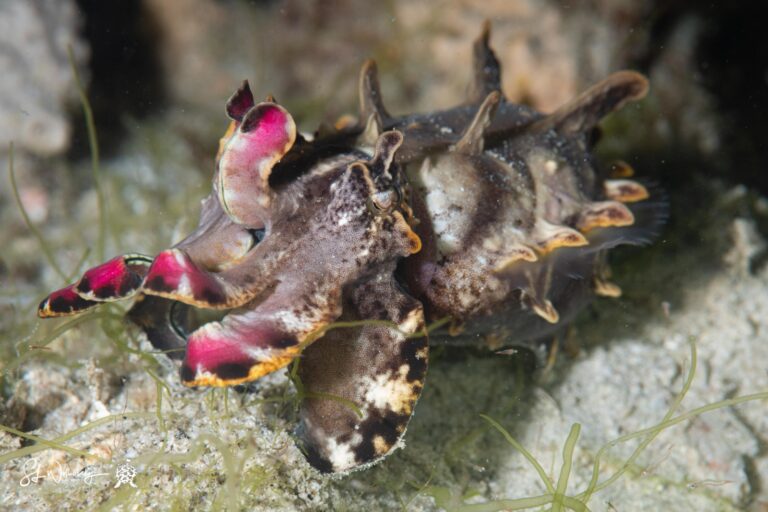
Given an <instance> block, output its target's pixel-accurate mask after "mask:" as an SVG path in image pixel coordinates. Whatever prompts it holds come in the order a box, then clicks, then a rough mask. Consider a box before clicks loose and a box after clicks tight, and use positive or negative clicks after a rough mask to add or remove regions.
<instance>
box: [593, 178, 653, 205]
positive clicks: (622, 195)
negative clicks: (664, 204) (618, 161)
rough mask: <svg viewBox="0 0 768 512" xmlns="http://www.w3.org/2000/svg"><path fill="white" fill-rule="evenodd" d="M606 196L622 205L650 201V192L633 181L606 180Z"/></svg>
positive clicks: (604, 186)
mask: <svg viewBox="0 0 768 512" xmlns="http://www.w3.org/2000/svg"><path fill="white" fill-rule="evenodd" d="M603 188H604V191H605V196H606V197H607V198H608V199H611V200H614V201H620V202H622V203H635V202H637V201H643V200H645V199H648V197H649V194H648V190H647V189H646V188H645V187H644V186H642V185H641V184H639V183H637V182H636V181H632V180H605V182H604V183H603Z"/></svg>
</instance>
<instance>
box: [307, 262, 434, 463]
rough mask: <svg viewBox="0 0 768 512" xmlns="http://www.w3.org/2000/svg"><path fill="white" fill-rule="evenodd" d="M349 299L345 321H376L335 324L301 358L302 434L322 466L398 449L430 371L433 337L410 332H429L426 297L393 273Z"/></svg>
mask: <svg viewBox="0 0 768 512" xmlns="http://www.w3.org/2000/svg"><path fill="white" fill-rule="evenodd" d="M348 302H349V303H348V304H347V303H346V301H345V306H344V308H345V313H344V317H343V320H366V321H369V320H373V321H374V323H371V324H370V325H364V326H362V327H356V328H339V329H332V330H329V331H328V333H327V334H326V335H325V336H324V337H323V338H322V339H320V340H319V341H317V342H316V343H314V344H313V345H311V346H310V347H307V349H306V350H305V351H304V352H303V354H302V357H301V359H300V361H299V371H298V376H299V379H300V380H301V383H302V387H303V388H304V398H303V401H302V405H301V412H300V419H301V423H300V425H299V428H298V437H299V439H300V445H301V447H302V449H303V450H304V451H305V453H306V455H307V459H308V460H309V462H310V464H312V466H314V467H315V468H316V469H318V470H320V471H322V472H345V471H350V470H353V469H359V468H362V467H364V466H366V465H368V464H371V463H373V462H376V461H377V460H379V459H381V458H382V457H384V456H386V455H387V454H388V453H389V452H390V451H392V450H393V449H394V448H395V447H396V446H397V445H398V443H399V441H400V439H401V438H402V437H403V435H404V434H405V429H406V427H407V425H408V421H409V420H410V418H411V414H412V413H413V409H414V406H415V405H416V401H417V400H418V398H419V395H420V394H421V389H422V386H423V384H424V378H425V376H426V371H427V357H428V347H427V338H426V336H417V337H410V335H413V334H421V333H422V331H423V328H424V315H423V311H422V307H421V304H420V303H419V302H418V301H416V300H415V299H413V298H412V297H410V296H408V295H407V294H405V293H404V292H403V291H402V290H401V289H400V287H399V285H398V284H397V283H396V282H395V280H394V278H393V277H392V274H391V273H384V274H380V275H378V276H376V277H374V278H372V279H370V280H369V281H367V282H365V283H363V284H361V285H359V286H355V289H354V291H353V292H352V294H351V297H350V298H349V299H348ZM376 321H379V322H376ZM382 321H383V322H382Z"/></svg>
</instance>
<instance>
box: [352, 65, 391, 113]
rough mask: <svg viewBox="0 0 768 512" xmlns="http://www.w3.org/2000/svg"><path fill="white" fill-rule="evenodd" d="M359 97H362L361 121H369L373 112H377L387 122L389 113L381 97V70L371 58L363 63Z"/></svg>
mask: <svg viewBox="0 0 768 512" xmlns="http://www.w3.org/2000/svg"><path fill="white" fill-rule="evenodd" d="M358 97H359V99H360V121H361V122H362V121H368V120H369V119H370V117H371V114H377V115H378V116H379V119H380V120H381V122H382V123H386V122H387V121H388V120H389V119H391V117H392V116H390V115H389V112H387V109H386V108H385V107H384V102H383V101H382V99H381V88H380V86H379V72H378V68H377V67H376V62H374V61H373V60H371V59H368V60H366V61H365V62H364V63H363V67H362V69H361V70H360V79H359V82H358Z"/></svg>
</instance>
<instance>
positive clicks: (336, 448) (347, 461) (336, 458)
mask: <svg viewBox="0 0 768 512" xmlns="http://www.w3.org/2000/svg"><path fill="white" fill-rule="evenodd" d="M361 440H362V436H361V435H360V434H355V435H354V436H352V440H351V441H350V442H349V443H337V442H336V439H334V438H332V437H329V438H327V439H326V440H325V452H326V453H327V454H328V460H329V461H330V462H331V465H332V466H333V469H334V470H335V471H343V470H345V469H349V468H351V467H354V466H355V465H356V463H355V454H354V452H353V451H352V446H354V445H357V444H359V443H360V441H361Z"/></svg>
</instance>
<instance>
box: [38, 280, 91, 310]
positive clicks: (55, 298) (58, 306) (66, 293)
mask: <svg viewBox="0 0 768 512" xmlns="http://www.w3.org/2000/svg"><path fill="white" fill-rule="evenodd" d="M99 304H101V302H97V301H92V300H86V299H84V298H82V297H81V296H80V295H78V294H77V292H76V291H75V285H70V286H67V287H66V288H62V289H61V290H56V291H55V292H53V293H51V294H50V295H48V297H46V298H45V299H43V301H42V302H41V303H40V305H39V306H38V307H37V316H39V317H40V318H55V317H59V316H70V315H77V314H78V313H83V312H85V311H87V310H89V309H91V308H94V307H96V306H98V305H99Z"/></svg>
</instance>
